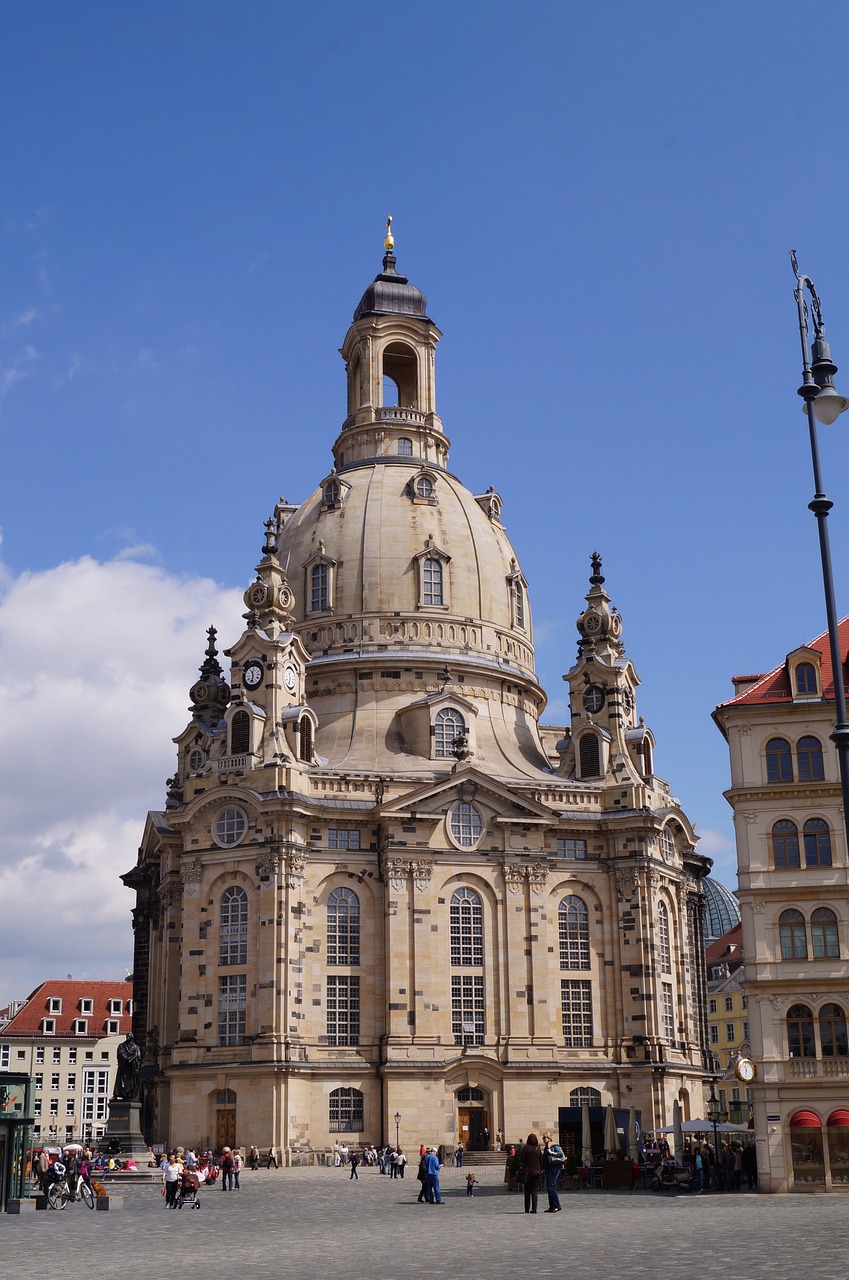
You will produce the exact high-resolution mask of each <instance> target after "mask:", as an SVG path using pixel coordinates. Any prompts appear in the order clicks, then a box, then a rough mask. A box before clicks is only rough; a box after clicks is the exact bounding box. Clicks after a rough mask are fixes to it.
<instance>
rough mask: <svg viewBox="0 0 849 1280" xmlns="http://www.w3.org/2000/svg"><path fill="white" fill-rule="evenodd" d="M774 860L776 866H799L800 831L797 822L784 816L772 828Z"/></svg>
mask: <svg viewBox="0 0 849 1280" xmlns="http://www.w3.org/2000/svg"><path fill="white" fill-rule="evenodd" d="M772 861H773V865H774V866H776V867H798V866H800V865H801V863H800V861H799V831H798V829H797V827H796V823H795V822H790V821H789V819H787V818H782V819H781V820H780V821H779V822H776V823H774V825H773V828H772Z"/></svg>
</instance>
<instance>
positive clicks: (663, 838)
mask: <svg viewBox="0 0 849 1280" xmlns="http://www.w3.org/2000/svg"><path fill="white" fill-rule="evenodd" d="M660 852H661V854H662V855H663V857H664V859H665V860H666V861H667V862H672V861H673V859H674V858H675V832H674V831H673V829H672V823H671V822H667V824H666V826H665V827H664V828H663V830H662V831H661V833H660Z"/></svg>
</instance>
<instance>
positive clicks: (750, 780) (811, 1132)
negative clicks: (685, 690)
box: [708, 618, 849, 1191]
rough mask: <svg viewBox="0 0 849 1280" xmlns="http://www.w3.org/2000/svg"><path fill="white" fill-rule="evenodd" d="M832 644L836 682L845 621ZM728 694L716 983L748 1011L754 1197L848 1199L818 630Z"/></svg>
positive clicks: (829, 707) (847, 1061)
mask: <svg viewBox="0 0 849 1280" xmlns="http://www.w3.org/2000/svg"><path fill="white" fill-rule="evenodd" d="M839 636H840V651H841V654H842V655H843V660H844V679H845V678H846V671H845V664H846V655H847V653H849V618H844V620H843V621H842V622H841V623H840V627H839ZM733 685H734V696H733V697H732V698H730V699H729V700H728V701H727V702H723V703H721V704H720V705H719V706H718V707H717V708H716V710H715V711H714V720H715V721H716V724H717V725H718V727H719V729H720V731H721V732H722V734H723V735H724V737H725V739H726V741H727V742H728V749H729V756H730V761H731V787H730V789H729V790H728V791H727V792H726V793H725V794H726V798H727V799H728V802H729V803H730V805H731V807H732V808H733V810H734V821H735V828H736V840H737V864H738V885H739V887H738V895H737V896H738V898H739V902H740V911H741V923H742V944H743V945H742V953H743V956H744V965H743V968H742V969H738V970H737V973H736V974H734V975H731V971H730V965H729V978H730V980H731V981H733V980H734V979H736V978H738V977H739V978H741V979H742V994H743V996H745V998H746V1001H747V1005H748V1007H747V1009H746V1013H747V1015H748V1028H747V1030H748V1035H746V1036H744V1037H743V1038H744V1039H746V1040H748V1041H749V1043H750V1046H751V1057H752V1059H753V1061H754V1062H755V1064H756V1068H757V1074H756V1075H755V1078H754V1080H753V1081H752V1083H751V1089H750V1092H751V1095H752V1100H753V1107H754V1122H755V1132H756V1135H757V1153H758V1170H759V1181H760V1187H761V1189H762V1190H766V1191H790V1190H793V1191H833V1190H844V1191H849V1111H847V1110H846V1098H847V1087H849V1038H848V1037H847V1012H848V1011H849V968H848V967H847V958H849V886H848V885H847V868H849V858H848V857H847V847H846V827H845V822H844V814H843V806H842V797H841V788H840V775H839V769H838V761H837V753H836V751H835V749H834V747H833V745H832V743H831V741H830V735H831V733H832V730H833V728H834V723H835V706H834V671H833V667H832V663H831V654H830V649H829V644H828V635H827V633H823V634H822V635H819V636H817V637H816V639H814V640H812V641H811V642H810V643H809V644H804V645H801V646H800V647H799V648H797V649H794V650H792V651H791V652H790V653H788V654H787V655H786V657H785V659H784V661H783V662H782V663H780V664H779V665H778V666H777V667H775V668H774V669H773V670H772V671H769V672H766V673H764V674H758V675H746V676H735V677H734V679H733ZM710 970H711V961H710V958H709V959H708V972H709V973H710ZM729 994H730V993H729ZM711 998H712V999H717V1001H719V999H720V998H722V999H724V993H723V995H722V997H720V996H719V995H716V996H714V995H712V996H711ZM719 1013H720V1010H719V1005H717V1014H719ZM729 1021H730V1020H729ZM717 1034H718V1036H719V1037H720V1038H721V1034H722V1032H721V1024H720V1029H719V1030H718V1033H717ZM734 1034H735V1036H736V1034H737V1033H736V1029H735V1032H734Z"/></svg>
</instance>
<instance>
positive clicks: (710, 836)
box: [696, 827, 734, 858]
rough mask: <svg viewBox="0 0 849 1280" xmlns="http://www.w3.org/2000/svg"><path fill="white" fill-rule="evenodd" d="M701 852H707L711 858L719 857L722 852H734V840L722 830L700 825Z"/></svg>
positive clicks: (698, 831) (698, 833) (698, 829)
mask: <svg viewBox="0 0 849 1280" xmlns="http://www.w3.org/2000/svg"><path fill="white" fill-rule="evenodd" d="M696 834H697V835H698V837H699V846H698V848H699V853H706V854H707V856H708V857H709V858H717V857H720V856H721V855H722V854H726V853H733V851H734V841H733V840H729V838H728V836H726V835H723V833H722V832H721V831H711V829H710V828H709V827H698V828H697V830H696Z"/></svg>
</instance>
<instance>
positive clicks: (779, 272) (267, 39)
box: [0, 0, 849, 1003]
mask: <svg viewBox="0 0 849 1280" xmlns="http://www.w3.org/2000/svg"><path fill="white" fill-rule="evenodd" d="M3 28H4V33H3V41H2V45H3V52H2V75H0V100H2V110H3V119H4V125H5V127H4V129H3V131H2V137H0V166H2V168H1V169H0V171H2V173H3V176H4V181H3V184H2V208H0V282H2V284H0V441H1V442H2V451H3V454H2V456H3V464H4V465H3V469H2V480H0V484H1V485H2V490H0V521H2V531H3V543H2V547H0V559H2V565H1V566H0V574H2V576H0V682H2V686H3V697H4V701H5V705H6V710H7V714H5V715H4V717H3V725H2V726H0V762H5V767H4V777H5V779H6V787H5V788H4V792H5V794H0V805H2V810H0V813H2V814H3V829H4V832H5V839H4V849H3V852H2V853H0V1003H2V1002H3V1000H4V998H6V997H11V996H21V995H24V994H26V992H27V991H28V990H29V989H30V988H31V987H32V986H34V985H35V984H36V982H38V981H40V980H42V979H43V978H44V977H49V976H63V975H59V974H58V973H57V974H46V973H44V971H43V969H44V963H45V951H44V946H43V943H42V944H41V945H38V944H37V942H36V939H35V935H34V929H35V924H36V922H39V921H44V922H47V923H49V924H50V923H51V922H52V927H53V928H58V929H59V930H60V931H62V932H65V931H67V930H73V931H74V934H75V938H76V941H75V944H74V946H73V947H72V948H71V951H72V953H73V954H72V955H69V956H68V959H67V960H66V959H65V958H64V956H63V955H62V951H61V948H58V949H57V948H56V947H55V946H52V947H51V948H50V954H51V956H56V957H58V956H59V955H62V959H61V961H60V968H62V970H63V973H64V971H65V969H66V968H67V969H69V970H71V969H75V970H76V972H77V974H78V975H79V976H82V974H83V973H87V974H91V976H102V977H106V976H112V974H113V973H115V972H117V973H120V972H121V971H122V970H123V967H124V966H125V965H126V966H129V965H130V963H131V943H130V933H129V928H128V924H127V919H128V915H127V913H128V909H129V906H130V905H131V902H130V895H129V894H128V893H127V891H126V890H124V889H123V888H122V887H121V886H120V885H118V884H117V882H116V879H115V877H116V876H117V874H118V873H119V872H121V871H124V870H126V869H127V868H128V867H129V866H130V865H131V864H132V862H133V861H134V859H135V850H136V847H137V844H138V841H139V839H140V835H141V830H142V823H143V820H144V814H145V811H146V809H147V808H149V807H157V806H158V805H160V804H161V803H162V801H163V797H164V785H163V784H164V779H165V777H166V776H167V775H168V773H170V772H171V770H172V768H173V754H172V753H173V747H172V745H171V742H170V739H171V737H172V736H173V735H174V734H176V733H177V732H179V730H180V729H181V727H182V725H183V723H184V719H185V714H186V713H185V708H186V705H187V704H186V691H187V689H188V686H189V684H190V683H191V680H192V676H193V673H194V670H195V669H196V667H197V665H198V664H199V663H200V661H201V658H202V655H203V646H204V630H205V627H206V626H207V625H208V623H209V622H210V621H216V622H218V624H219V625H220V627H221V631H222V639H223V641H224V642H225V643H227V642H229V641H231V640H232V639H233V638H234V637H235V635H236V634H237V632H238V629H239V627H240V622H239V613H240V607H239V596H240V592H241V590H242V589H243V587H244V586H245V585H246V584H247V582H248V581H249V580H250V578H251V576H252V570H253V565H254V563H255V561H256V559H257V555H258V551H259V547H260V543H261V532H262V529H261V525H262V521H263V519H265V517H266V516H267V515H268V513H269V512H270V511H271V509H272V507H273V506H274V503H275V501H276V500H277V499H278V498H279V497H280V496H281V495H285V496H286V497H287V498H288V499H289V500H290V501H291V500H299V499H301V498H304V497H306V496H307V494H308V493H309V492H310V491H311V490H312V489H313V488H314V486H315V484H316V483H317V481H318V480H319V479H320V478H321V477H322V476H323V475H325V474H326V472H327V470H328V467H329V458H330V445H331V443H332V441H333V439H334V437H335V435H336V433H337V431H338V428H339V425H340V423H341V421H342V418H343V416H344V412H345V404H344V371H343V365H342V361H341V359H340V357H339V355H338V353H337V348H338V347H339V345H340V344H341V341H342V338H343V337H344V334H345V331H346V328H347V326H348V324H349V322H350V318H351V313H352V311H353V308H354V306H355V304H356V302H357V300H358V298H359V296H360V294H361V292H362V290H363V288H364V286H365V285H366V283H367V282H368V281H369V280H370V279H371V278H372V277H373V276H374V274H375V273H376V271H377V270H378V269H379V266H380V258H381V254H382V236H383V223H384V220H385V217H386V214H387V213H388V212H391V213H392V214H393V215H394V219H395V221H394V231H395V233H396V243H397V254H398V261H399V267H400V269H401V270H403V271H404V272H405V273H406V274H408V275H409V276H410V278H411V280H412V281H413V282H414V283H415V284H417V285H418V286H419V287H420V288H422V289H423V290H424V292H425V293H426V294H427V295H428V301H429V313H430V315H431V316H432V317H433V318H434V320H435V321H436V322H437V324H438V325H439V326H440V328H441V329H442V330H443V332H444V335H445V336H444V338H443V341H442V343H441V345H440V350H439V354H438V364H437V377H438V384H437V386H438V408H439V411H440V413H441V416H442V418H443V421H444V424H445V428H446V431H447V433H448V435H449V437H450V439H451V441H452V450H451V464H452V469H453V470H454V471H455V472H456V473H457V474H458V475H459V476H460V477H461V479H462V480H463V481H464V483H466V484H467V485H468V486H469V488H471V489H473V490H474V491H475V492H481V491H482V489H484V488H486V487H487V486H488V485H489V484H494V485H495V487H496V489H498V490H499V491H500V492H501V494H502V496H503V498H504V520H505V523H506V525H507V527H508V531H509V533H510V536H511V538H512V540H513V543H514V545H515V547H516V550H517V553H518V555H519V557H520V560H521V563H522V567H523V569H524V571H525V574H526V576H527V578H528V581H529V583H530V590H531V600H532V605H533V611H534V621H535V627H536V640H537V659H538V673H539V675H540V678H541V681H542V683H543V685H544V686H545V688H546V689H547V691H548V694H549V697H550V699H551V705H550V709H549V712H548V713H547V715H546V719H547V720H548V721H553V722H556V723H563V722H564V719H565V709H564V699H563V685H562V682H561V679H560V677H561V675H562V673H563V672H564V671H566V670H568V668H569V666H570V665H571V664H572V661H573V659H574V653H575V630H574V620H575V618H576V617H577V614H578V612H579V611H580V607H581V602H582V597H583V595H584V592H585V591H586V589H587V577H588V573H589V555H590V553H591V552H592V551H593V550H594V549H595V548H598V549H599V550H600V551H601V552H602V554H603V557H604V568H605V573H606V576H607V587H608V589H609V591H610V594H611V596H612V598H613V600H614V602H615V604H616V605H617V606H618V608H619V609H620V611H621V613H622V615H623V620H624V628H625V629H624V638H625V641H626V645H627V648H628V652H629V654H630V656H631V657H632V658H633V659H634V661H635V663H636V666H637V670H638V672H639V675H640V677H641V678H642V681H643V687H642V689H641V691H640V711H641V713H642V714H643V715H644V717H645V719H646V722H647V723H648V724H649V725H650V726H651V727H652V728H653V730H654V731H655V734H656V737H657V742H658V747H657V752H656V766H657V768H658V771H659V772H660V773H661V775H663V776H665V777H667V778H668V779H669V780H670V782H671V784H672V788H673V791H674V793H675V794H676V795H677V796H678V797H679V799H680V800H681V802H682V804H683V806H684V808H685V810H686V811H687V813H688V814H689V816H690V817H691V818H692V819H693V821H694V822H695V823H696V826H697V829H699V830H701V831H703V832H704V833H705V837H704V846H703V847H705V849H706V850H707V851H708V852H711V853H712V855H713V856H714V857H716V859H717V872H718V874H719V875H720V878H722V879H723V880H724V881H725V882H726V883H727V884H729V885H730V886H731V887H734V885H735V883H736V877H735V874H734V865H735V864H734V858H733V852H732V850H733V830H732V824H731V821H730V810H729V808H728V806H727V804H726V802H725V801H724V799H723V797H722V792H723V789H724V788H725V787H726V786H727V785H728V766H727V756H726V752H725V748H724V744H723V742H722V739H721V737H720V735H719V733H718V732H717V730H716V728H715V727H714V725H713V723H712V721H711V719H710V712H711V710H712V709H713V707H714V706H715V704H716V703H717V702H718V701H720V700H722V699H723V698H725V697H727V696H728V695H729V692H730V687H731V686H730V677H731V675H732V674H733V673H740V672H750V671H761V670H766V669H769V668H771V667H772V666H774V665H776V664H777V663H778V662H779V661H780V660H781V659H782V658H783V656H784V654H785V653H786V652H787V651H789V650H790V649H792V648H794V647H795V646H796V645H798V644H800V643H802V642H803V641H805V640H807V639H810V638H811V637H812V636H813V635H815V634H817V633H818V632H819V631H820V630H822V629H823V627H824V610H823V605H822V587H821V581H820V578H819V569H818V551H817V541H816V528H815V523H814V520H813V517H812V516H811V515H810V513H809V512H808V511H807V503H808V501H809V499H810V497H811V494H812V483H811V478H810V463H809V458H808V449H807V437H806V431H805V420H804V418H803V415H802V413H801V409H800V404H801V402H800V401H799V400H798V398H797V397H796V395H795V389H796V386H797V385H798V383H799V380H800V368H799V345H798V334H797V329H796V316H795V307H794V301H793V278H792V274H791V271H790V265H789V259H788V251H789V250H790V249H792V248H795V249H796V250H797V251H798V254H799V262H800V266H801V269H802V270H803V271H805V272H807V273H808V274H810V275H811V276H813V278H814V280H815V281H816V284H817V287H818V290H819V292H820V295H821V298H822V301H823V308H824V314H825V319H826V326H827V336H828V337H829V338H830V340H831V343H832V351H833V354H834V356H835V359H836V361H837V363H838V365H839V364H840V363H841V357H842V358H843V360H844V362H845V365H846V375H847V377H846V379H845V380H844V382H845V384H846V385H849V258H847V254H846V248H845V246H846V220H845V206H846V195H847V186H849V173H847V160H846V157H845V154H844V151H845V148H844V147H843V146H842V145H841V143H842V140H843V139H844V138H845V136H846V125H847V119H846V117H847V102H849V99H847V95H846V92H845V87H844V85H843V79H844V77H842V76H841V75H840V74H835V68H836V67H839V66H840V64H841V55H842V54H843V53H845V51H846V48H847V36H849V13H847V12H844V11H842V10H841V9H840V8H839V7H835V6H828V7H826V6H825V5H823V4H812V5H809V6H807V7H806V8H805V9H799V7H798V6H791V5H790V4H789V3H784V2H783V0H778V2H777V3H759V2H754V3H748V4H745V3H744V4H740V3H739V2H738V3H733V4H732V3H710V4H706V3H700V2H696V3H691V4H688V5H681V4H678V3H675V4H673V3H668V4H667V3H646V4H643V5H636V4H625V3H603V2H602V3H596V4H595V5H593V6H587V5H583V4H581V5H578V4H574V3H570V2H566V0H562V2H561V3H557V4H554V3H526V4H523V5H521V6H519V5H507V4H499V3H490V4H487V5H483V4H478V3H474V4H472V3H465V4H464V3H453V4H446V3H439V2H437V3H431V4H429V5H427V6H426V7H425V6H415V7H414V6H412V5H409V6H406V5H397V4H396V5H393V6H390V5H386V4H373V3H368V2H366V3H358V4H356V5H352V4H336V3H320V2H318V3H315V4H313V5H308V6H304V5H302V6H294V5H284V4H278V3H266V2H264V0H254V2H253V3H250V4H242V5H235V4H228V3H218V2H216V0H204V3H194V2H188V0H182V2H181V3H177V4H174V3H168V4H165V3H158V2H155V0H154V2H148V3H146V4H144V5H133V6H131V5H127V4H114V3H96V2H90V3H87V4H86V5H68V4H67V3H55V2H53V0H42V2H40V3H39V2H36V3H31V4H24V3H10V4H7V5H6V6H5V7H4V16H3ZM837 380H838V385H840V375H838V379H837ZM822 449H823V465H824V469H825V474H826V489H827V492H828V493H829V495H830V496H831V497H832V498H833V499H834V501H835V510H834V512H833V515H832V517H831V533H832V539H833V548H834V554H835V568H836V576H837V593H838V607H839V609H840V611H841V613H847V612H849V578H848V577H847V575H849V556H847V554H846V549H847V522H848V521H849V495H847V492H846V490H847V484H846V479H845V478H846V476H847V464H849V445H847V442H846V428H845V427H844V426H843V425H842V422H841V421H840V420H838V424H837V425H836V426H835V427H834V428H831V429H826V430H824V431H823V438H822ZM45 787H48V788H49V790H48V791H47V792H45V791H44V790H43V788H45Z"/></svg>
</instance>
